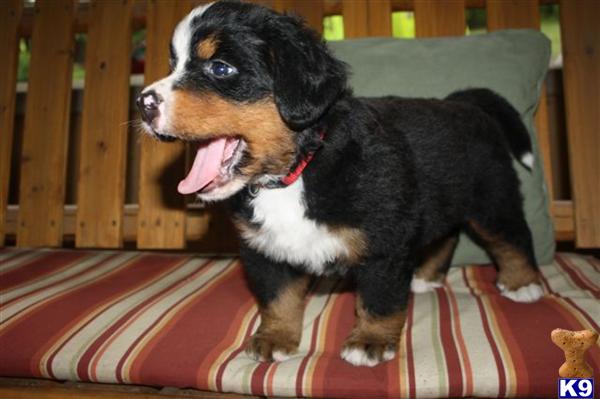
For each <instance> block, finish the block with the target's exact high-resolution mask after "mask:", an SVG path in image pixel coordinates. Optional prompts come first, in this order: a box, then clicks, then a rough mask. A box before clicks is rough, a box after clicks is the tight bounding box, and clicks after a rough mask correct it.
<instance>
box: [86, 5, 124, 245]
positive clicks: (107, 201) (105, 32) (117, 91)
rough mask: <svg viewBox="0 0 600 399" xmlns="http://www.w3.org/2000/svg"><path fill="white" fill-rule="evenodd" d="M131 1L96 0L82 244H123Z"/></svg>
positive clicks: (91, 30)
mask: <svg viewBox="0 0 600 399" xmlns="http://www.w3.org/2000/svg"><path fill="white" fill-rule="evenodd" d="M132 4H133V1H132V0H125V1H122V2H121V1H120V2H117V1H103V0H95V1H94V2H92V3H91V5H90V11H89V13H90V19H89V21H90V22H89V27H88V40H87V48H86V65H85V71H86V74H85V90H84V99H83V120H82V127H81V148H80V157H81V161H80V166H79V185H78V191H77V225H76V229H77V230H76V231H77V232H76V237H75V238H76V240H75V243H76V245H77V246H78V247H104V248H106V247H120V246H121V245H122V244H123V206H124V201H125V155H126V153H127V124H126V121H127V118H128V111H129V75H130V69H131V10H132Z"/></svg>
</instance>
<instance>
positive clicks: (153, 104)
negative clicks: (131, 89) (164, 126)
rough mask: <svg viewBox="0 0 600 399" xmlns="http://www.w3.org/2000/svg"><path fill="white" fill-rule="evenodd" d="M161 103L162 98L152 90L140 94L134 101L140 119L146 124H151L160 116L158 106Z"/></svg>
mask: <svg viewBox="0 0 600 399" xmlns="http://www.w3.org/2000/svg"><path fill="white" fill-rule="evenodd" d="M161 102H162V98H161V97H160V96H159V95H158V94H156V92H155V91H154V90H150V91H147V92H145V93H142V94H141V95H140V96H139V97H138V98H137V100H136V104H137V107H138V109H139V110H140V114H141V115H142V119H143V120H144V121H145V122H146V123H152V121H153V120H154V119H155V118H156V117H157V116H158V115H159V114H160V111H159V110H158V106H159V104H160V103H161Z"/></svg>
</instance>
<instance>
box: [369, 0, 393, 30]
mask: <svg viewBox="0 0 600 399" xmlns="http://www.w3.org/2000/svg"><path fill="white" fill-rule="evenodd" d="M368 7H369V10H368V11H369V36H391V35H392V2H391V0H371V1H369V2H368Z"/></svg>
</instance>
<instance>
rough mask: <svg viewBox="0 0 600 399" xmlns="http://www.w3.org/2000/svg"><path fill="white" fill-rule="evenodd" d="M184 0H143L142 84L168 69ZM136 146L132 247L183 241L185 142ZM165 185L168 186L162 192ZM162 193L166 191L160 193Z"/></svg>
mask: <svg viewBox="0 0 600 399" xmlns="http://www.w3.org/2000/svg"><path fill="white" fill-rule="evenodd" d="M190 9H191V3H190V2H189V1H177V2H170V1H161V0H149V1H148V3H147V14H146V21H147V24H146V63H145V68H146V70H145V74H144V83H145V84H146V85H149V84H151V83H152V82H154V81H156V80H158V79H160V78H162V77H165V76H166V75H167V74H168V73H169V42H170V41H171V36H172V34H173V30H174V29H175V26H176V25H177V23H178V22H179V21H180V20H181V19H182V18H183V17H184V16H185V15H186V14H187V13H188V12H189V11H190ZM140 145H141V152H140V187H139V204H140V208H139V214H138V222H137V223H138V225H137V246H138V248H183V247H184V246H185V205H184V198H183V196H181V195H180V194H178V193H177V191H176V187H177V181H178V180H179V179H181V178H183V176H184V169H185V165H184V159H185V157H184V154H185V146H184V144H183V143H181V142H174V143H170V144H164V143H157V142H155V141H153V140H151V139H149V138H148V137H142V140H141V143H140ZM168 188H171V191H172V192H168V193H167V192H166V189H168ZM165 196H167V197H165Z"/></svg>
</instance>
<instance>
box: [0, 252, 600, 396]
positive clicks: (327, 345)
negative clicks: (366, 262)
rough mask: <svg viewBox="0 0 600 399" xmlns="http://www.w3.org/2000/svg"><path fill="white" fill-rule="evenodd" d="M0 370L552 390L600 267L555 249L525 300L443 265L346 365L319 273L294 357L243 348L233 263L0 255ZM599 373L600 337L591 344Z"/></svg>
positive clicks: (322, 386)
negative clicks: (438, 276)
mask: <svg viewBox="0 0 600 399" xmlns="http://www.w3.org/2000/svg"><path fill="white" fill-rule="evenodd" d="M0 262H1V263H0V273H1V274H0V288H1V299H2V300H1V307H0V312H1V313H0V314H1V324H0V375H2V376H23V377H44V378H53V379H59V380H82V381H101V382H119V383H134V384H144V385H161V386H178V387H197V388H200V389H203V390H214V391H226V392H238V393H252V394H256V395H277V396H318V397H356V398H368V397H372V398H383V397H398V396H403V397H407V396H410V397H415V396H418V397H448V396H486V397H495V396H510V397H531V396H538V397H541V396H547V397H556V376H557V370H558V367H559V366H560V364H561V363H562V356H563V355H562V352H561V351H560V350H559V349H558V348H556V347H555V346H554V345H553V344H552V343H551V341H550V339H549V338H550V331H551V330H552V329H553V328H556V327H562V328H567V329H571V330H578V329H583V328H588V329H595V330H597V331H600V328H599V327H598V323H599V320H600V306H598V304H599V301H598V298H599V297H600V262H599V261H598V260H597V259H594V258H590V257H582V256H577V255H567V254H561V255H558V256H557V257H556V259H555V261H554V263H553V264H552V265H549V266H546V267H543V269H542V271H543V275H544V287H545V289H546V291H547V292H548V293H549V294H550V295H548V296H547V297H545V298H544V299H543V300H541V301H539V302H537V303H535V304H520V303H514V302H511V301H509V300H507V299H505V298H503V297H501V296H499V295H498V293H497V291H496V289H495V287H494V279H495V270H494V268H492V267H465V268H456V269H452V270H451V271H450V274H449V275H448V278H447V285H446V286H445V287H444V288H440V289H437V290H436V291H435V292H432V293H428V294H419V295H417V296H414V297H413V299H412V301H411V305H410V309H409V312H408V320H407V326H406V329H405V331H404V334H403V337H402V345H401V353H400V356H399V357H397V358H396V359H395V360H393V361H391V362H388V363H385V364H383V365H380V366H377V367H375V368H372V369H371V368H363V367H353V366H351V365H349V364H347V363H345V362H343V361H342V360H341V359H340V358H339V356H338V352H339V350H340V346H341V344H342V341H343V339H344V337H345V336H346V335H347V334H348V332H349V331H350V329H351V327H352V323H353V321H354V314H353V305H354V295H353V293H352V292H351V291H349V290H345V288H346V283H345V282H344V281H341V280H322V281H319V282H317V283H315V285H314V286H313V287H312V289H311V293H310V295H309V296H308V298H307V307H306V316H305V321H304V333H303V336H302V343H301V346H300V351H299V353H298V355H296V356H294V357H293V358H292V359H290V360H288V361H285V362H283V363H275V364H260V363H257V362H255V361H253V360H251V359H249V358H248V357H247V356H246V355H245V354H244V352H243V342H244V340H245V339H246V338H247V337H248V336H249V335H250V334H251V333H252V332H253V330H255V329H256V327H257V325H258V323H259V317H258V314H257V307H256V304H255V302H254V300H253V298H252V295H251V294H250V292H249V291H248V289H247V288H246V284H245V281H244V277H243V273H242V269H241V267H240V264H239V260H238V259H235V258H212V259H208V258H200V257H195V256H191V255H182V254H176V255H173V254H157V253H143V252H111V251H70V250H27V251H25V250H16V249H3V250H0ZM588 361H589V362H590V364H591V365H592V367H593V368H595V369H596V371H597V372H598V371H600V346H595V347H593V348H592V349H591V350H590V351H589V352H588Z"/></svg>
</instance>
